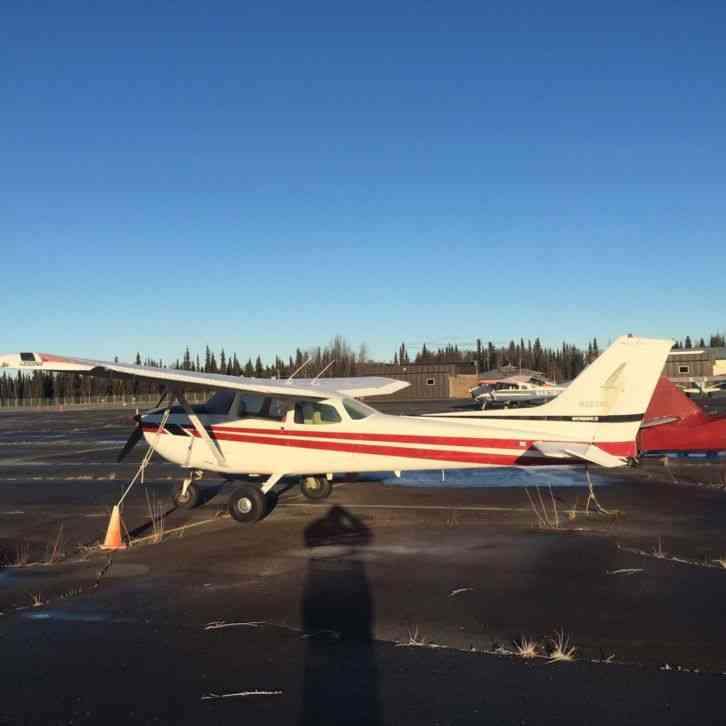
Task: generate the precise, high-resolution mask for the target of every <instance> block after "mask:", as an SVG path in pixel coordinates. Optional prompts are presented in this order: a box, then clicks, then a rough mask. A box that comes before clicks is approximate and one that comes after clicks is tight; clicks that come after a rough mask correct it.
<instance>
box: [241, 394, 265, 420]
mask: <svg viewBox="0 0 726 726" xmlns="http://www.w3.org/2000/svg"><path fill="white" fill-rule="evenodd" d="M264 402H265V399H264V398H263V397H262V396H256V395H255V394H254V393H245V394H243V395H241V396H240V397H239V407H238V409H237V415H238V416H239V417H240V418H245V416H260V414H261V413H262V405H263V403H264Z"/></svg>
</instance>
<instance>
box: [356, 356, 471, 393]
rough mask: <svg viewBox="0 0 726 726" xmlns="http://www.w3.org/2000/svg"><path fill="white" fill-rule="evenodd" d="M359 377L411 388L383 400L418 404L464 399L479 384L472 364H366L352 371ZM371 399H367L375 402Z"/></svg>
mask: <svg viewBox="0 0 726 726" xmlns="http://www.w3.org/2000/svg"><path fill="white" fill-rule="evenodd" d="M355 372H356V375H358V376H386V377H387V378H395V379H396V380H398V381H406V382H407V383H410V384H411V385H410V386H409V387H408V388H404V389H403V390H402V391H398V392H397V393H395V394H394V395H393V396H385V399H386V400H394V399H395V400H401V401H420V400H441V399H445V398H466V397H467V396H468V395H469V388H471V387H472V386H475V385H476V384H477V381H478V376H477V374H476V366H475V364H474V363H473V362H472V363H408V364H405V365H397V364H394V363H365V364H359V365H357V366H356V369H355ZM375 398H376V397H372V398H371V399H370V400H375Z"/></svg>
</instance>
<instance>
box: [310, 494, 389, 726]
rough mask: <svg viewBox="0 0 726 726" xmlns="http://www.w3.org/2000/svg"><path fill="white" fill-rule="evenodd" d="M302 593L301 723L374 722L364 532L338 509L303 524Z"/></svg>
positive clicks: (375, 687) (375, 686)
mask: <svg viewBox="0 0 726 726" xmlns="http://www.w3.org/2000/svg"><path fill="white" fill-rule="evenodd" d="M304 540H305V546H306V547H307V548H308V549H309V550H310V552H309V558H308V569H307V575H306V578H305V589H304V594H303V603H302V610H303V627H304V629H305V633H306V638H307V642H306V647H305V660H304V663H305V665H304V676H303V699H302V713H301V718H300V723H301V724H305V725H306V726H307V725H308V724H355V723H360V724H380V723H381V709H380V694H379V687H380V672H379V668H378V665H377V663H376V657H375V650H374V641H373V625H374V621H375V612H374V603H373V597H372V595H371V591H370V587H369V584H368V577H367V575H366V570H365V565H364V562H363V554H364V552H365V548H366V547H367V546H368V545H370V543H371V542H372V541H373V534H372V533H371V531H370V529H369V528H368V527H366V525H365V524H364V523H363V522H362V521H361V520H360V519H358V518H357V517H355V516H354V515H352V514H351V513H350V512H348V511H347V510H346V509H344V508H343V507H340V506H337V505H336V506H333V507H332V508H331V509H330V510H329V511H328V513H327V514H326V515H325V516H324V517H322V518H320V519H317V520H315V521H314V522H312V523H311V524H309V525H308V526H307V527H306V528H305V532H304Z"/></svg>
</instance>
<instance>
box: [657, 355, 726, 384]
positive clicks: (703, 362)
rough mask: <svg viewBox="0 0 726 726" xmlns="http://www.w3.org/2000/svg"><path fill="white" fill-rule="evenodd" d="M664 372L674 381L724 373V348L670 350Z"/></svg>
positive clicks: (725, 369) (725, 372)
mask: <svg viewBox="0 0 726 726" xmlns="http://www.w3.org/2000/svg"><path fill="white" fill-rule="evenodd" d="M664 373H665V375H666V376H668V378H670V379H671V380H674V381H678V380H684V381H686V380H688V379H690V378H711V377H713V376H723V375H726V348H688V349H683V348H680V349H678V350H672V351H671V352H670V353H669V354H668V359H667V360H666V365H665V371H664Z"/></svg>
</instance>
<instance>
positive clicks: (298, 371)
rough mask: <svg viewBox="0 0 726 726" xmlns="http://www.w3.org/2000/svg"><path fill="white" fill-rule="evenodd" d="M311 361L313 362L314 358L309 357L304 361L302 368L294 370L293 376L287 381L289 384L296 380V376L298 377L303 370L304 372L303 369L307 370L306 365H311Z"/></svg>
mask: <svg viewBox="0 0 726 726" xmlns="http://www.w3.org/2000/svg"><path fill="white" fill-rule="evenodd" d="M311 360H312V358H311V357H310V356H308V357H307V358H306V359H305V360H304V361H303V363H302V365H301V366H300V367H299V368H296V369H295V370H294V371H293V372H292V374H291V375H290V377H289V378H288V379H287V382H288V383H292V379H293V378H295V376H296V375H297V374H298V373H300V371H301V370H302V369H303V368H305V366H306V365H307V364H308V363H310V361H311Z"/></svg>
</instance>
